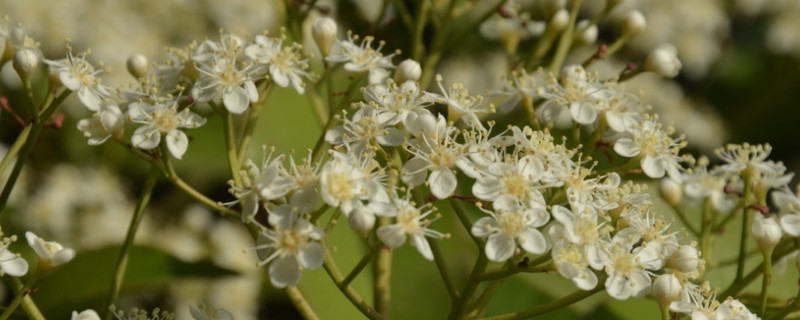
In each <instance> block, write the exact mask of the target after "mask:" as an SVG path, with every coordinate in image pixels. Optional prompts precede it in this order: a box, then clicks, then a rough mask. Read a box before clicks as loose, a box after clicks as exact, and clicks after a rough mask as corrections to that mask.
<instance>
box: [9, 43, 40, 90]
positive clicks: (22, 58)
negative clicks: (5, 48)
mask: <svg viewBox="0 0 800 320" xmlns="http://www.w3.org/2000/svg"><path fill="white" fill-rule="evenodd" d="M13 65H14V70H16V71H17V74H19V77H20V78H21V79H22V81H25V82H27V81H30V80H31V77H32V76H33V73H34V72H36V68H37V67H38V66H39V56H38V55H37V54H36V52H35V51H34V50H32V49H28V48H22V49H19V50H17V52H16V53H14V61H13Z"/></svg>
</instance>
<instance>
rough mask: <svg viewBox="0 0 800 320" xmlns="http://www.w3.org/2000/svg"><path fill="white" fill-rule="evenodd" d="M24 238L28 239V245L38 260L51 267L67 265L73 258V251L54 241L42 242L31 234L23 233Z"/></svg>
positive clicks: (42, 240)
mask: <svg viewBox="0 0 800 320" xmlns="http://www.w3.org/2000/svg"><path fill="white" fill-rule="evenodd" d="M25 238H26V239H28V245H30V246H31V248H32V249H33V251H34V252H36V254H37V255H38V256H39V258H41V259H43V260H45V261H48V263H49V264H50V265H51V266H58V265H61V264H64V263H67V262H69V261H70V260H72V258H74V257H75V250H72V249H70V248H64V246H62V245H61V244H59V243H58V242H55V241H44V239H42V238H39V237H37V236H36V234H34V233H33V232H30V231H28V232H25Z"/></svg>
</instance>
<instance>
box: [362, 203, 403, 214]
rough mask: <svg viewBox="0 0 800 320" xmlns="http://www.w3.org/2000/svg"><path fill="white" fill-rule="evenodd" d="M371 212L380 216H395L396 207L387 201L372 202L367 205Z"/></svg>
mask: <svg viewBox="0 0 800 320" xmlns="http://www.w3.org/2000/svg"><path fill="white" fill-rule="evenodd" d="M367 208H369V210H370V211H372V213H374V214H376V215H379V216H381V217H396V216H397V207H396V206H394V205H393V204H391V203H388V202H372V203H370V204H368V205H367Z"/></svg>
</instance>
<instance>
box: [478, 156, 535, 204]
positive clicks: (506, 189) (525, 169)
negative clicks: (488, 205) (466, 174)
mask: <svg viewBox="0 0 800 320" xmlns="http://www.w3.org/2000/svg"><path fill="white" fill-rule="evenodd" d="M505 160H506V161H514V160H515V162H514V163H508V162H493V163H491V164H489V166H488V167H487V168H486V170H481V173H482V174H481V177H479V178H478V179H477V181H475V184H473V185H472V193H473V194H474V195H475V197H477V198H478V199H481V200H486V201H495V199H497V198H498V197H501V196H511V197H513V198H515V199H517V200H519V201H539V202H543V201H544V198H543V197H542V194H541V192H540V191H539V190H538V189H537V188H536V187H537V183H538V181H539V179H540V178H541V177H542V174H543V173H544V164H542V161H541V160H539V159H538V158H536V157H534V156H533V155H525V156H523V157H522V158H520V159H513V158H511V160H509V159H508V158H507V159H505Z"/></svg>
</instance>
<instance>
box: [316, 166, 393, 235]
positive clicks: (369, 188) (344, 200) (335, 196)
mask: <svg viewBox="0 0 800 320" xmlns="http://www.w3.org/2000/svg"><path fill="white" fill-rule="evenodd" d="M331 155H332V156H333V159H331V160H330V161H328V163H326V164H325V166H324V167H323V168H322V172H321V173H320V186H321V188H320V189H321V190H322V199H323V200H324V201H325V203H327V204H328V205H330V206H334V207H339V209H341V210H342V213H344V214H345V216H347V217H348V219H349V220H350V226H351V227H353V229H355V230H356V231H357V232H359V233H361V234H366V232H367V231H369V230H370V229H372V227H373V225H374V223H375V214H374V213H373V212H372V210H370V209H369V208H368V207H367V206H365V205H364V203H363V202H362V201H379V202H389V195H388V193H387V191H386V187H385V186H384V184H385V183H384V180H385V179H386V170H385V169H383V168H382V167H381V166H380V165H379V164H378V163H377V162H376V161H374V160H373V159H372V158H369V157H362V158H360V159H359V158H357V157H356V156H354V155H352V154H342V153H338V152H335V151H331Z"/></svg>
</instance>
